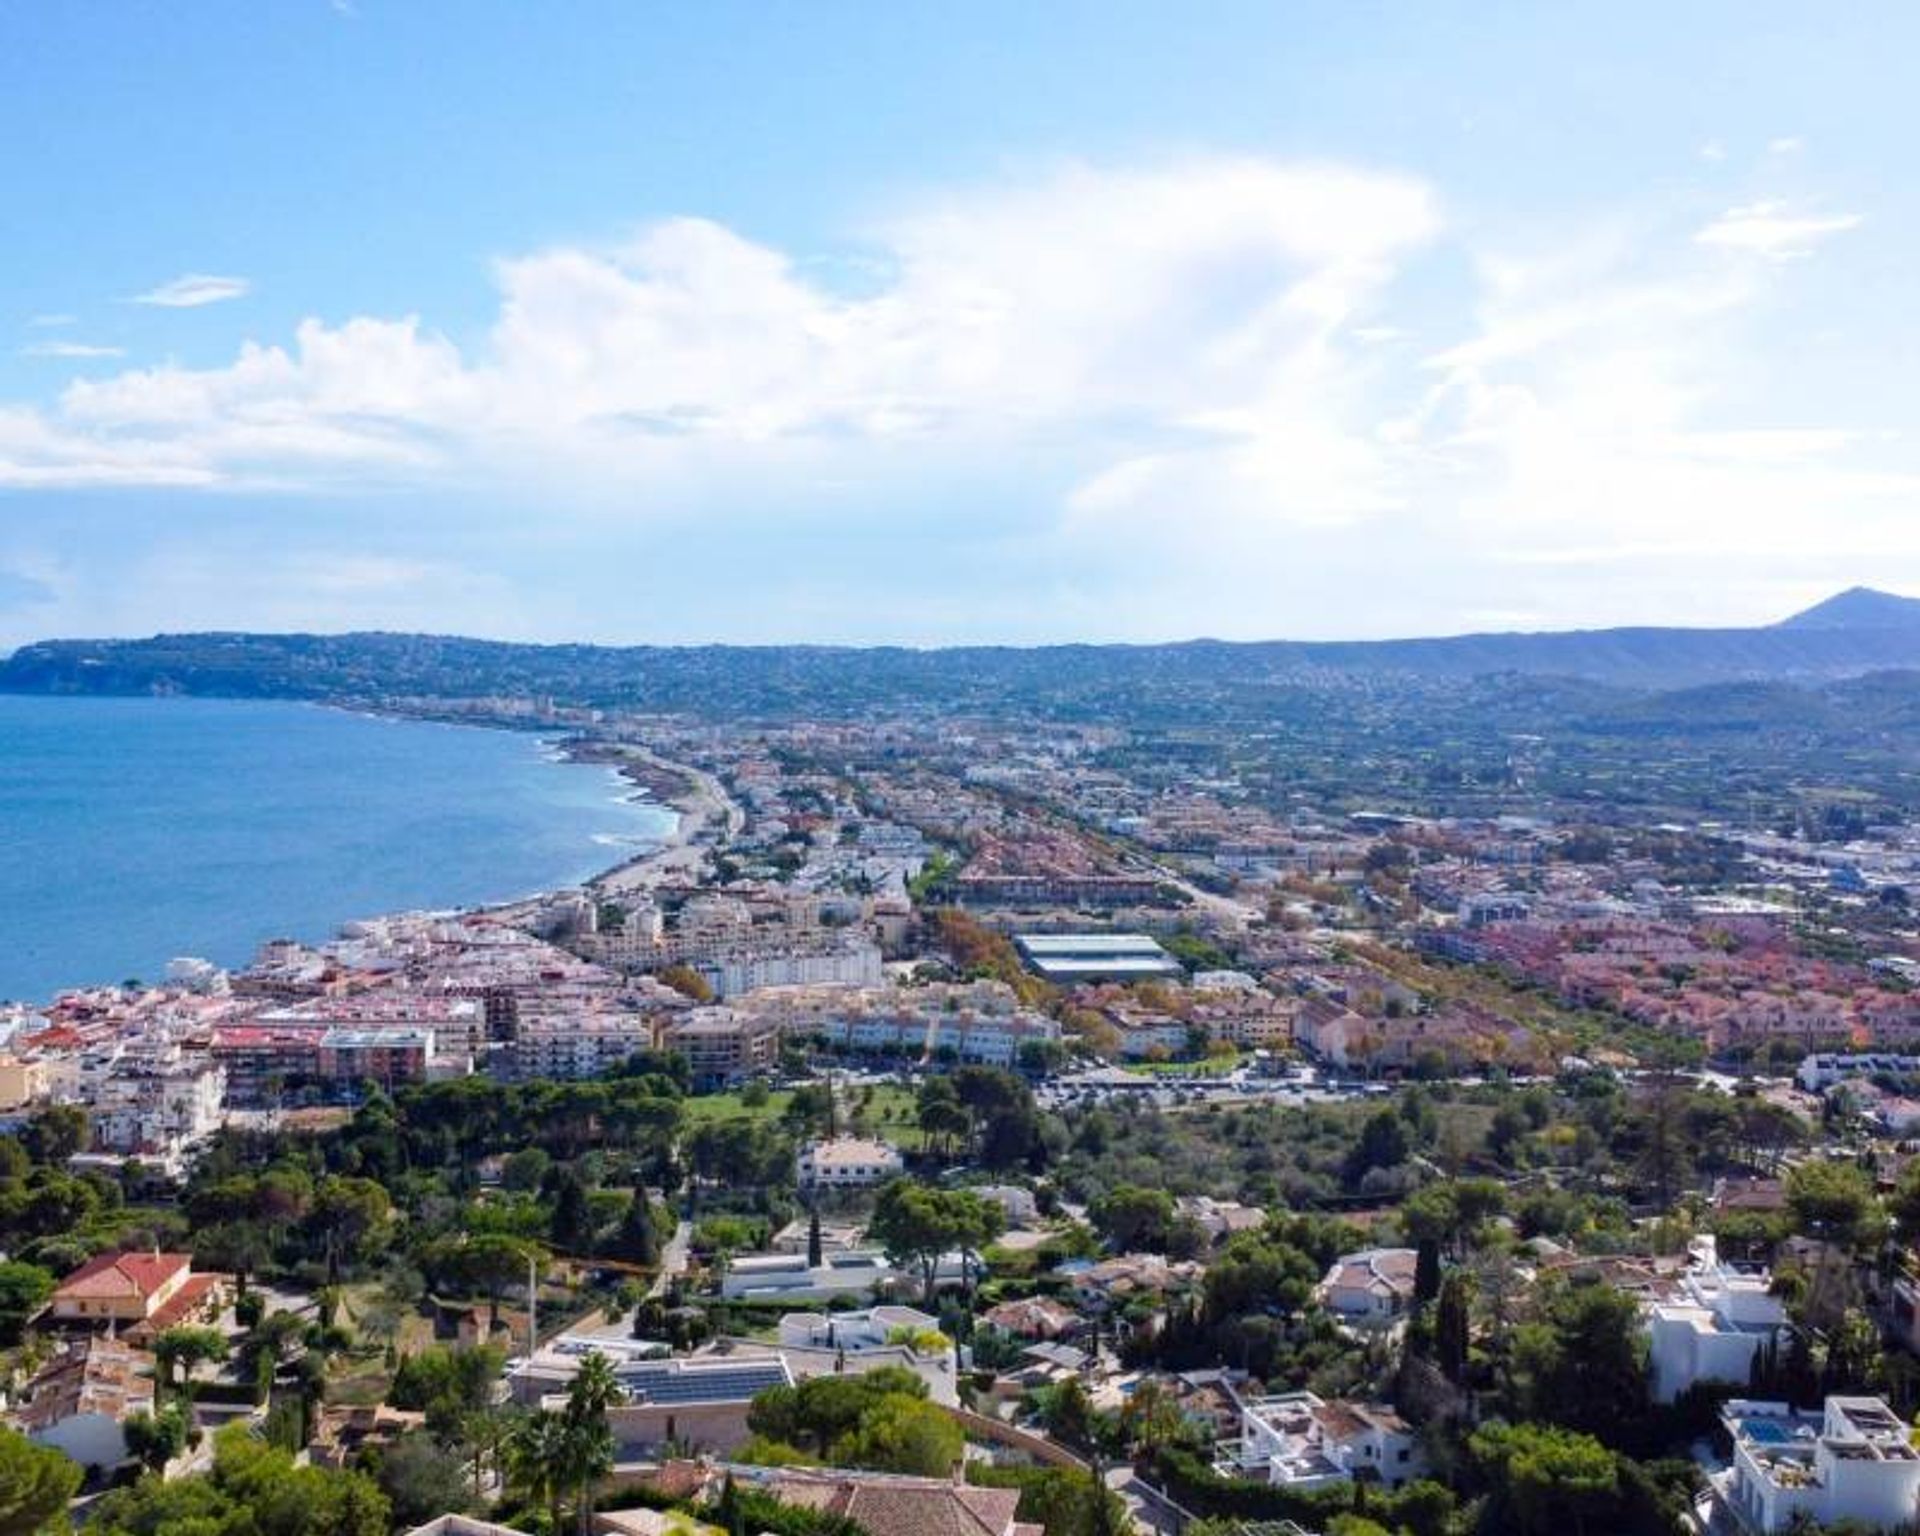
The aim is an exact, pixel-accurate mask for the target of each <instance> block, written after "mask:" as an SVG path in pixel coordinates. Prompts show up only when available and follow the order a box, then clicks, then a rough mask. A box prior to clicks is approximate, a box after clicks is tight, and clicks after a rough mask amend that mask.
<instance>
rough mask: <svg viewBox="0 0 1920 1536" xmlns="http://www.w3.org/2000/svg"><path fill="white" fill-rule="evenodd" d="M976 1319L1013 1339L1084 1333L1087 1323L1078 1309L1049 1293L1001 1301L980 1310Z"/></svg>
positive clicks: (1064, 1336) (1062, 1336) (1054, 1337)
mask: <svg viewBox="0 0 1920 1536" xmlns="http://www.w3.org/2000/svg"><path fill="white" fill-rule="evenodd" d="M980 1321H981V1322H983V1323H985V1324H987V1325H988V1326H989V1327H992V1328H998V1329H999V1330H1000V1331H1001V1332H1002V1333H1010V1334H1012V1335H1013V1336H1014V1337H1015V1338H1017V1339H1060V1338H1066V1337H1067V1336H1068V1335H1070V1334H1075V1333H1081V1332H1084V1331H1085V1329H1086V1326H1087V1324H1086V1320H1085V1319H1084V1318H1082V1317H1081V1316H1080V1314H1079V1313H1078V1312H1076V1311H1074V1310H1073V1308H1071V1307H1068V1306H1063V1305H1062V1304H1061V1303H1059V1302H1057V1301H1055V1300H1054V1299H1053V1298H1052V1297H1050V1296H1023V1297H1021V1298H1019V1299H1017V1300H1014V1301H1003V1302H1001V1303H1000V1305H999V1306H997V1307H990V1308H988V1309H987V1311H985V1312H984V1313H982V1314H981V1317H980Z"/></svg>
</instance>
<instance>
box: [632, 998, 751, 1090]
mask: <svg viewBox="0 0 1920 1536" xmlns="http://www.w3.org/2000/svg"><path fill="white" fill-rule="evenodd" d="M661 1043H662V1044H663V1045H665V1046H666V1047H667V1049H668V1050H670V1051H678V1052H680V1054H681V1055H683V1056H685V1057H686V1058H687V1069H688V1071H689V1072H690V1073H691V1074H692V1077H693V1081H694V1083H695V1084H696V1085H697V1086H701V1087H712V1086H715V1085H717V1084H721V1083H733V1082H738V1081H739V1080H740V1079H742V1078H746V1077H752V1076H754V1075H755V1074H756V1073H760V1072H766V1071H768V1070H770V1069H771V1068H772V1067H773V1065H774V1063H775V1062H776V1061H777V1060H779V1056H780V1030H779V1027H778V1026H777V1025H776V1024H775V1023H774V1022H773V1021H772V1020H771V1019H763V1018H759V1017H757V1016H755V1015H753V1014H749V1013H741V1012H739V1011H737V1010H735V1009H732V1008H696V1009H694V1010H692V1011H691V1012H690V1013H688V1014H687V1016H686V1017H685V1018H680V1019H675V1020H674V1021H673V1022H672V1023H671V1024H669V1025H668V1026H667V1028H666V1030H665V1032H664V1034H663V1035H662V1039H661Z"/></svg>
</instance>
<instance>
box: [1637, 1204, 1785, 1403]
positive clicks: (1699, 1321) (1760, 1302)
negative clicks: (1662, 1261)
mask: <svg viewBox="0 0 1920 1536" xmlns="http://www.w3.org/2000/svg"><path fill="white" fill-rule="evenodd" d="M1694 1250H1695V1264H1694V1267H1693V1268H1692V1269H1690V1270H1688V1271H1687V1273H1686V1274H1684V1275H1682V1276H1681V1277H1680V1282H1679V1285H1678V1287H1677V1288H1676V1289H1675V1291H1674V1292H1673V1294H1672V1295H1670V1296H1667V1297H1663V1298H1660V1299H1658V1300H1655V1301H1653V1302H1651V1303H1650V1304H1649V1305H1648V1307H1647V1310H1646V1324H1647V1336H1648V1340H1649V1342H1650V1345H1651V1350H1650V1360H1651V1365H1652V1372H1653V1395H1654V1399H1655V1401H1657V1402H1662V1403H1670V1402H1672V1401H1673V1400H1674V1399H1675V1398H1676V1397H1678V1396H1679V1395H1680V1394H1681V1393H1682V1392H1685V1391H1686V1390H1687V1389H1688V1388H1689V1387H1692V1386H1694V1385H1695V1384H1696V1383H1699V1382H1702V1381H1721V1382H1732V1383H1734V1384H1736V1385H1738V1384H1741V1383H1744V1382H1746V1381H1748V1380H1749V1379H1750V1378H1751V1376H1752V1373H1753V1360H1754V1356H1755V1355H1757V1354H1758V1353H1759V1352H1760V1351H1761V1350H1762V1349H1763V1348H1764V1347H1766V1346H1767V1345H1768V1344H1769V1343H1773V1342H1776V1341H1779V1340H1781V1339H1782V1338H1783V1337H1784V1336H1785V1334H1786V1331H1787V1309H1786V1306H1785V1304H1784V1303H1783V1302H1782V1301H1781V1300H1780V1298H1779V1297H1778V1296H1776V1295H1774V1294H1773V1276H1772V1275H1771V1274H1770V1273H1769V1272H1768V1271H1767V1270H1766V1268H1765V1267H1764V1266H1761V1265H1736V1264H1727V1263H1723V1262H1722V1261H1721V1260H1720V1257H1719V1252H1718V1249H1717V1246H1716V1244H1715V1243H1714V1240H1713V1239H1712V1238H1711V1237H1701V1238H1696V1239H1695V1240H1694Z"/></svg>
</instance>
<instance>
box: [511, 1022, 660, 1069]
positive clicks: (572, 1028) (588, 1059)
mask: <svg viewBox="0 0 1920 1536" xmlns="http://www.w3.org/2000/svg"><path fill="white" fill-rule="evenodd" d="M656 1038H657V1024H656V1020H655V1019H654V1018H653V1017H652V1016H650V1015H648V1014H643V1013H627V1012H619V1011H607V1012H602V1013H566V1014H559V1013H551V1014H542V1013H536V1014H532V1015H529V1014H527V1013H526V1012H525V1011H523V1012H522V1015H521V1019H520V1024H519V1027H518V1028H517V1029H516V1030H515V1031H514V1037H513V1043H512V1044H511V1045H510V1046H509V1047H508V1048H507V1051H508V1060H509V1062H510V1063H511V1067H512V1072H513V1076H514V1077H515V1078H517V1079H518V1080H519V1081H521V1082H530V1081H532V1080H533V1079H535V1078H558V1079H563V1080H577V1079H581V1078H590V1077H599V1076H600V1075H601V1074H602V1073H604V1072H607V1071H610V1070H611V1069H613V1068H614V1067H617V1066H619V1065H620V1064H621V1063H622V1062H624V1061H625V1060H627V1058H628V1057H630V1056H632V1055H633V1054H634V1053H635V1052H636V1051H644V1050H647V1049H649V1048H650V1047H651V1046H652V1045H653V1044H654V1043H655V1040H656Z"/></svg>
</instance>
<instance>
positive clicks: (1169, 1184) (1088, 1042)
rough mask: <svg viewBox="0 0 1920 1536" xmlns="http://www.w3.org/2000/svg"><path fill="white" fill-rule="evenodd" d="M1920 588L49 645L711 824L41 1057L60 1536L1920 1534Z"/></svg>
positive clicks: (35, 1207)
mask: <svg viewBox="0 0 1920 1536" xmlns="http://www.w3.org/2000/svg"><path fill="white" fill-rule="evenodd" d="M1916 608H1920V604H1916V605H1906V606H1903V605H1901V604H1900V603H1899V602H1898V600H1893V599H1886V598H1883V597H1880V596H1879V595H1878V594H1871V593H1852V594H1846V595H1844V596H1843V597H1842V598H1840V599H1836V600H1835V601H1834V603H1832V604H1828V605H1823V606H1822V608H1821V609H1816V610H1814V611H1813V612H1812V613H1811V614H1809V615H1802V616H1801V619H1800V620H1798V621H1792V622H1791V623H1790V624H1789V625H1786V626H1779V627H1776V629H1774V630H1770V631H1756V632H1752V634H1755V635H1761V636H1766V635H1773V636H1776V637H1777V636H1778V635H1780V634H1782V633H1785V634H1787V635H1788V636H1789V640H1787V641H1778V640H1777V639H1775V640H1766V641H1764V643H1763V642H1762V641H1759V640H1752V639H1749V640H1747V641H1741V640H1740V639H1739V638H1738V636H1739V635H1740V634H1744V633H1747V632H1722V633H1720V634H1719V635H1718V636H1716V637H1713V638H1712V641H1711V644H1710V645H1709V644H1708V642H1706V641H1698V642H1695V641H1689V642H1686V645H1683V646H1682V647H1681V650H1682V652H1684V654H1680V653H1675V655H1674V656H1673V657H1670V658H1669V660H1670V661H1671V666H1669V667H1668V668H1667V673H1666V674H1663V673H1662V666H1663V663H1662V661H1661V657H1660V655H1659V654H1658V645H1657V644H1656V642H1655V641H1654V640H1651V639H1648V638H1646V637H1647V636H1650V635H1657V634H1658V633H1659V632H1651V631H1648V632H1635V636H1629V637H1627V638H1616V639H1615V640H1613V641H1610V642H1602V641H1601V640H1598V639H1594V638H1592V637H1588V639H1587V641H1586V642H1585V645H1586V648H1585V649H1584V650H1582V649H1580V647H1578V646H1573V645H1567V644H1558V643H1556V644H1553V645H1549V646H1548V647H1547V648H1546V650H1545V651H1543V652H1541V653H1539V655H1538V657H1536V659H1535V660H1534V661H1527V660H1525V659H1524V658H1523V656H1522V652H1521V651H1520V650H1518V649H1512V648H1509V649H1508V650H1502V651H1499V653H1498V654H1497V655H1493V656H1491V657H1488V656H1487V655H1485V654H1484V653H1482V652H1473V653H1462V654H1461V655H1459V656H1454V657H1453V659H1451V660H1448V661H1447V662H1446V663H1445V664H1444V665H1442V664H1439V663H1436V662H1432V659H1431V653H1427V652H1419V651H1409V650H1405V649H1402V650H1400V651H1394V652H1391V653H1389V652H1382V653H1380V654H1377V655H1375V656H1373V657H1371V658H1369V657H1366V656H1361V655H1359V654H1357V649H1363V648H1357V649H1356V651H1355V654H1347V653H1344V652H1343V653H1342V654H1340V655H1333V654H1321V653H1317V652H1314V651H1313V649H1312V648H1299V647H1296V648H1293V649H1291V650H1280V651H1272V650H1267V651H1263V650H1261V648H1231V647H1217V648H1214V647H1204V646H1203V647H1198V648H1158V649H1156V648H1144V649H1142V650H1139V651H1133V652H1118V653H1113V654H1108V653H1105V652H1103V651H1102V650H1101V649H1100V648H1066V649H1063V650H1060V651H1057V652H1025V653H1022V652H1004V653H980V654H979V655H978V656H977V657H975V658H974V659H973V660H972V661H959V660H955V659H953V657H952V654H951V653H933V654H932V655H929V656H916V655H915V654H914V653H859V652H847V653H840V652H832V651H820V652H809V651H794V652H777V651H775V652H766V653H754V652H741V653H725V652H719V651H715V652H703V651H689V652H685V653H662V654H663V655H665V656H668V657H669V659H668V660H664V661H661V662H660V663H659V667H658V670H657V673H655V672H649V671H648V670H647V668H648V666H649V665H650V663H648V662H647V661H645V660H644V659H643V660H642V661H641V662H639V663H637V665H638V666H639V667H640V672H639V674H638V675H639V677H640V678H641V681H640V682H638V683H635V684H633V685H632V686H631V687H629V686H628V685H627V684H626V683H625V682H622V681H621V680H620V676H619V674H618V671H617V668H614V667H613V663H612V662H610V661H608V660H607V657H608V656H609V655H611V654H613V653H588V652H586V651H584V650H579V651H576V650H575V648H556V649H555V650H554V652H552V653H551V654H548V653H536V652H534V650H533V648H518V649H516V648H508V647H495V648H492V649H490V650H488V649H485V648H479V649H471V650H463V649H461V646H462V645H463V644H466V643H460V642H431V643H429V642H418V643H412V644H409V643H407V642H404V641H403V640H401V639H398V638H396V637H368V638H367V640H366V641H365V643H364V646H363V649H361V650H360V651H354V650H353V648H352V644H351V643H350V642H345V641H341V642H322V641H311V642H308V643H307V644H306V646H305V648H304V649H303V648H302V647H301V646H299V645H292V644H289V643H287V642H283V641H274V640H271V639H266V638H257V639H249V638H247V637H221V636H208V637H197V638H195V637H187V638H184V639H178V638H177V639H174V640H170V641H157V642H151V643H149V644H148V645H147V646H146V647H145V648H142V647H139V646H134V647H130V648H111V647H109V648H105V650H106V651H107V652H108V653H109V654H105V655H104V656H103V654H102V648H93V649H92V650H91V651H89V650H88V649H87V648H84V647H80V648H69V649H66V650H62V649H61V648H59V647H32V648H28V650H27V651H23V652H21V653H19V654H18V655H16V657H15V658H14V659H13V661H12V662H10V663H8V664H7V667H6V669H4V671H0V685H4V686H8V687H14V688H29V689H35V690H40V691H51V692H83V691H116V690H117V691H140V692H204V693H224V694H229V695H243V696H244V695H271V696H292V697H313V698H320V699H325V700H328V701H330V702H337V703H345V704H352V705H354V706H356V707H372V708H379V709H383V710H387V711H390V712H395V713H403V714H410V715H417V716H426V717H432V718H442V719H461V720H468V721H472V722H475V723H481V724H487V725H492V726H499V727H502V728H513V729H524V730H534V731H539V732H542V733H544V734H546V735H548V736H549V737H551V738H552V739H554V740H556V741H559V742H561V743H563V745H564V747H565V750H566V751H567V752H568V753H569V754H570V755H571V756H573V757H575V758H578V759H582V760H588V761H594V762H600V763H604V764H606V765H608V766H609V767H611V768H613V769H616V770H617V771H618V772H619V773H621V774H622V775H624V777H625V779H626V780H627V781H628V783H629V784H630V785H631V793H633V794H635V795H642V796H648V797H651V798H652V799H654V800H655V801H657V802H659V803H661V804H663V805H667V806H671V807H673V808H674V809H675V810H676V811H677V812H678V816H679V824H678V831H677V832H676V833H675V835H674V836H673V837H671V838H670V839H669V840H668V841H667V842H666V843H665V844H664V845H663V846H661V847H659V848H657V849H652V850H649V851H647V852H646V853H645V854H644V856H642V857H639V858H636V859H634V860H633V861H632V862H630V863H628V864H625V865H623V866H621V867H619V868H616V869H613V870H610V871H608V872H607V873H605V874H604V875H602V876H600V877H599V878H598V879H596V880H594V881H593V882H591V883H589V884H588V885H587V886H585V887H583V888H580V889H573V890H564V891H558V892H554V893H550V894H549V895H546V896H543V897H541V898H539V899H536V900H530V901H526V902H521V903H517V904H514V905H509V906H500V907H493V908H488V909H485V910H476V911H462V912H449V913H407V914H391V915H380V916H369V917H367V918H366V919H365V920H363V921H358V922H355V923H352V924H350V925H349V926H348V927H346V928H345V929H344V930H343V931H342V932H341V933H340V934H339V935H338V937H337V938H336V939H334V940H332V941H330V942H327V943H323V944H318V945H308V944H303V943H296V942H292V941H281V942H275V943H272V944H269V945H267V946H266V947H265V948H263V949H262V950H261V952H260V953H259V954H258V955H257V957H255V958H254V960H253V961H252V963H250V964H248V965H246V966H245V967H243V968H241V969H237V970H233V971H230V972H229V971H223V970H220V969H218V968H216V967H214V966H212V965H210V964H208V963H206V962H204V961H197V960H192V959H186V958H182V959H180V960H176V961H174V962H173V963H172V964H171V965H170V966H168V967H167V968H166V972H165V974H164V975H162V976H155V977H147V978H125V979H121V980H117V981H115V982H113V984H105V985H93V986H83V987H78V988H76V989H74V990H72V991H68V992H65V993H63V994H61V995H59V996H57V997H54V998H51V999H33V1000H23V1001H21V1002H19V1003H16V1004H13V1005H11V1006H10V1007H9V1008H8V1009H7V1010H6V1011H5V1012H4V1013H0V1120H3V1122H4V1132H5V1133H4V1134H0V1255H3V1256H4V1261H3V1262H0V1396H3V1398H4V1423H5V1425H6V1426H7V1427H5V1428H0V1536H29V1533H34V1532H38V1531H40V1530H42V1529H43V1528H45V1527H46V1526H48V1524H49V1523H50V1522H52V1523H59V1522H61V1521H62V1520H64V1518H65V1517H66V1516H67V1515H68V1514H69V1512H71V1515H72V1517H73V1518H74V1519H76V1520H80V1521H83V1522H84V1524H85V1528H86V1529H87V1530H89V1531H92V1532H97V1533H100V1536H171V1533H176V1532H185V1533H193V1536H203V1533H204V1536H336V1533H337V1536H387V1533H390V1532H414V1533H416V1536H513V1533H516V1532H518V1533H528V1536H560V1533H563V1532H566V1531H570V1530H571V1531H577V1532H582V1533H585V1532H635V1533H645V1536H708V1533H726V1536H733V1533H753V1532H772V1533H776V1536H862V1533H864V1536H935V1533H954V1536H1117V1533H1120V1532H1124V1531H1128V1530H1137V1531H1143V1532H1144V1531H1166V1532H1186V1533H1192V1536H1283V1533H1284V1536H1301V1533H1311V1536H1379V1533H1404V1536H1470V1533H1518V1536H1528V1533H1548V1532H1551V1533H1553V1536H1562V1533H1565V1532H1573V1533H1576V1536H1613V1533H1630V1536H1641V1533H1645V1536H1654V1533H1672V1532H1682V1531H1697V1532H1708V1531H1712V1532H1723V1531H1724V1532H1734V1531H1739V1532H1765V1533H1773V1532H1787V1531H1805V1530H1812V1529H1825V1530H1851V1531H1857V1532H1865V1531H1875V1530H1902V1531H1904V1530H1910V1529H1912V1528H1913V1527H1914V1525H1915V1523H1916V1520H1917V1519H1920V1447H1916V1444H1915V1436H1914V1431H1913V1428H1912V1424H1913V1421H1914V1415H1915V1412H1916V1409H1920V1248H1917V1247H1916V1245H1920V1159H1916V1156H1915V1150H1916V1147H1920V991H1916V983H1920V921H1917V920H1916V916H1915V912H1914V903H1915V901H1916V900H1920V819H1917V818H1920V735H1917V734H1916V729H1915V728H1916V725H1917V724H1920V674H1916V673H1913V672H1898V671H1889V670H1866V669H1865V667H1864V666H1863V658H1864V660H1865V661H1866V662H1870V663H1871V664H1872V665H1873V666H1875V667H1883V666H1885V665H1888V664H1890V662H1891V661H1893V660H1897V659H1899V658H1904V659H1905V664H1906V665H1913V664H1914V662H1915V661H1920V620H1916V618H1915V616H1914V610H1915V609H1916ZM1680 633H1684V632H1680ZM1794 636H1798V637H1799V638H1798V639H1794V638H1792V637H1794ZM1506 638H1508V639H1512V638H1514V637H1506ZM1541 638H1542V639H1544V640H1555V639H1556V637H1541ZM1558 638H1559V639H1561V640H1564V639H1565V637H1558ZM1803 642H1804V647H1805V648H1803V649H1795V648H1794V647H1796V646H1802V644H1803ZM1448 643H1450V642H1421V643H1415V644H1431V645H1444V644H1448ZM1688 646H1691V647H1692V648H1691V649H1687V647H1688ZM1333 649H1336V648H1323V650H1325V651H1329V652H1330V651H1331V650H1333ZM522 652H524V653H526V654H521V653H522ZM1709 652H1710V653H1711V654H1710V655H1709ZM1449 654H1450V655H1451V653H1449ZM1527 654H1533V653H1527ZM943 655H944V656H945V658H946V659H942V656H943ZM1476 656H1478V657H1480V659H1479V660H1476V659H1475V657H1476ZM289 657H292V658H295V660H293V661H290V660H289V659H288V658H289ZM1703 657H1705V658H1706V659H1704V660H1703ZM404 658H411V659H410V660H405V661H404V664H403V659H404ZM1423 658H1424V659H1423ZM1756 658H1757V659H1756ZM1782 658H1789V659H1791V661H1792V670H1791V672H1790V674H1789V673H1783V672H1782V671H1780V670H1777V668H1778V667H1779V666H1780V664H1782ZM89 661H91V662H92V663H93V666H92V668H91V670H90V671H89V670H88V668H87V663H88V662H89ZM1561 668H1564V669H1565V670H1560V669H1561ZM1769 668H1775V669H1776V670H1768V669H1769ZM570 669H571V670H570ZM1743 669H1745V670H1743ZM656 675H657V677H658V678H660V679H663V681H661V682H660V683H659V684H658V686H657V687H654V688H652V691H649V685H648V684H647V683H646V681H645V680H646V679H647V678H649V677H654V676H656ZM610 679H611V681H610Z"/></svg>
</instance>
